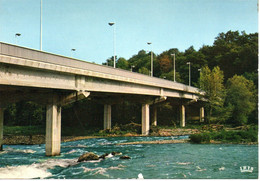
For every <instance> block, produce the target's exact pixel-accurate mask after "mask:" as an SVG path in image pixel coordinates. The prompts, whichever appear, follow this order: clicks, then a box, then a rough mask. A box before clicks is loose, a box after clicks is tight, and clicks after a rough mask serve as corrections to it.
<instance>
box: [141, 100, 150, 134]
mask: <svg viewBox="0 0 260 181" xmlns="http://www.w3.org/2000/svg"><path fill="white" fill-rule="evenodd" d="M149 114H150V112H149V104H142V135H148V134H149V129H150V118H149Z"/></svg>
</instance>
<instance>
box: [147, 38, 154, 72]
mask: <svg viewBox="0 0 260 181" xmlns="http://www.w3.org/2000/svg"><path fill="white" fill-rule="evenodd" d="M147 44H148V45H151V44H152V42H147ZM152 76H153V52H152V49H151V77H152Z"/></svg>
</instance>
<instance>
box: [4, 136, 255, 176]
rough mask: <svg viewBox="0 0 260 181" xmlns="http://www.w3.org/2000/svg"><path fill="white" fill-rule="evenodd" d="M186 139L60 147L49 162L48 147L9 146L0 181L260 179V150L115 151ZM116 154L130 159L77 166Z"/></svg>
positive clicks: (183, 147)
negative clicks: (90, 157)
mask: <svg viewBox="0 0 260 181" xmlns="http://www.w3.org/2000/svg"><path fill="white" fill-rule="evenodd" d="M182 138H187V137H185V136H182V137H114V138H98V139H86V140H80V141H73V142H66V143H62V145H61V155H60V156H56V157H46V156H45V145H29V146H28V145H15V146H7V145H4V151H3V152H0V179H2V178H5V179H7V178H26V179H30V178H45V179H64V178H65V179H118V178H122V179H132V178H138V177H139V178H140V177H143V178H145V179H176V178H177V179H182V178H186V179H193V178H196V179H212V178H214V179H222V178H225V179H229V178H233V179H234V178H241V179H251V178H255V179H256V178H258V145H239V144H189V143H178V144H143V145H116V144H117V143H124V142H133V141H152V140H169V139H182ZM112 151H117V152H122V155H127V156H130V157H131V159H129V160H122V159H119V157H120V156H113V157H109V158H106V159H105V160H102V159H100V160H98V161H89V162H81V163H77V159H78V157H79V156H80V155H82V154H83V153H85V152H94V153H96V154H98V155H102V154H104V153H111V152H112ZM243 166H250V168H252V167H253V172H251V173H250V172H241V171H240V167H243ZM138 175H139V176H138Z"/></svg>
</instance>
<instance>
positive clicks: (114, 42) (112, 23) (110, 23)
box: [108, 22, 116, 68]
mask: <svg viewBox="0 0 260 181" xmlns="http://www.w3.org/2000/svg"><path fill="white" fill-rule="evenodd" d="M108 24H109V26H113V25H114V24H115V23H114V22H109V23H108ZM115 36H116V35H115V26H114V32H113V47H114V68H116V48H115V47H116V45H115V44H116V40H115Z"/></svg>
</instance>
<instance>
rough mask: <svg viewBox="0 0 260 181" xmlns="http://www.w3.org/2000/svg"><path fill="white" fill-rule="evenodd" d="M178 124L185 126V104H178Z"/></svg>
mask: <svg viewBox="0 0 260 181" xmlns="http://www.w3.org/2000/svg"><path fill="white" fill-rule="evenodd" d="M180 126H181V127H185V106H184V105H181V106H180Z"/></svg>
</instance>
